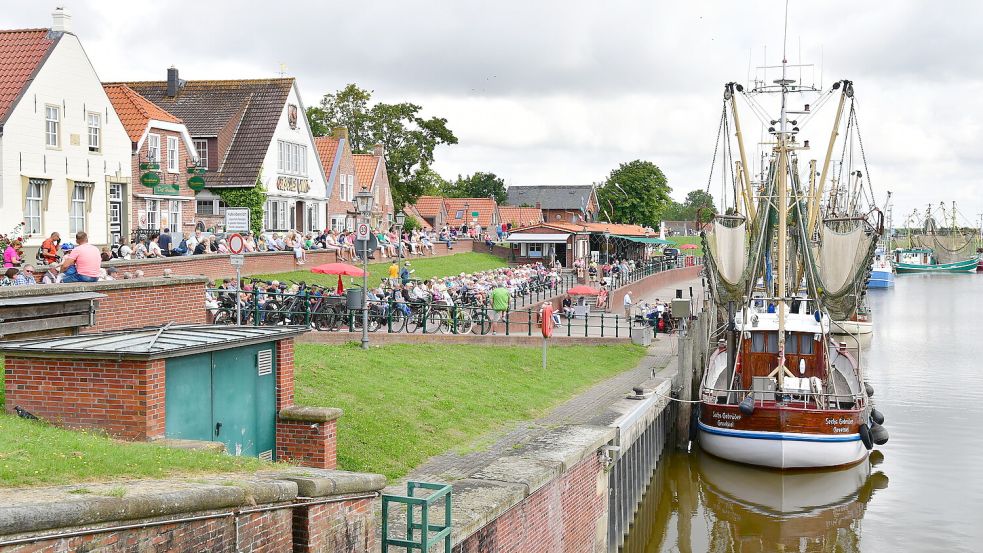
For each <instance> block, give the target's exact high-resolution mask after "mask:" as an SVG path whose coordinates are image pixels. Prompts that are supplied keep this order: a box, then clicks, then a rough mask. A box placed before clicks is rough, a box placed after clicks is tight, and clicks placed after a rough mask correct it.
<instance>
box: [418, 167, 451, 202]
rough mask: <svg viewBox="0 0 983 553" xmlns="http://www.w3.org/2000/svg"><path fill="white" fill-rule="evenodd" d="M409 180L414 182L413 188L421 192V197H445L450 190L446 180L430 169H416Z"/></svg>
mask: <svg viewBox="0 0 983 553" xmlns="http://www.w3.org/2000/svg"><path fill="white" fill-rule="evenodd" d="M410 178H411V179H413V180H414V181H416V182H415V184H414V187H416V188H419V189H420V190H422V191H423V192H422V193H421V194H420V195H421V196H447V195H449V194H450V191H451V188H452V185H451V183H450V182H449V181H447V179H445V178H444V177H442V176H440V174H439V173H437V172H436V171H434V170H433V169H432V168H430V167H421V168H419V169H417V170H416V171H414V172H413V176H412V177H410Z"/></svg>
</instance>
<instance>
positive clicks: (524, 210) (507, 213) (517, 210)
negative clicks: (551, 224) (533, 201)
mask: <svg viewBox="0 0 983 553" xmlns="http://www.w3.org/2000/svg"><path fill="white" fill-rule="evenodd" d="M498 218H499V220H500V221H501V222H502V223H512V225H513V226H525V225H531V224H533V223H542V222H543V210H542V209H536V208H535V207H516V206H513V205H500V206H498Z"/></svg>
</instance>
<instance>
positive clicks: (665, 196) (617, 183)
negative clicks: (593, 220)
mask: <svg viewBox="0 0 983 553" xmlns="http://www.w3.org/2000/svg"><path fill="white" fill-rule="evenodd" d="M671 191H672V189H671V188H669V184H668V183H667V181H666V176H665V175H664V174H663V173H662V170H661V169H659V168H658V167H657V166H656V165H655V164H654V163H652V162H650V161H642V160H638V159H636V160H635V161H632V162H630V163H622V164H621V165H620V166H619V167H618V168H617V169H615V170H613V171H611V174H610V175H609V176H608V178H607V179H606V180H605V181H604V182H603V183H601V185H600V187H599V188H598V190H597V199H598V201H599V202H600V204H601V206H600V207H601V216H600V219H602V220H604V219H608V218H610V220H611V221H612V222H615V223H628V224H636V225H642V226H649V227H652V228H658V225H659V221H660V214H661V213H662V212H663V210H664V209H665V208H666V206H667V205H669V204H670V202H672V199H671V198H670V197H669V193H670V192H671Z"/></svg>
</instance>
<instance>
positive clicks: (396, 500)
mask: <svg viewBox="0 0 983 553" xmlns="http://www.w3.org/2000/svg"><path fill="white" fill-rule="evenodd" d="M418 489H420V490H430V491H432V493H430V494H429V495H427V496H426V497H415V492H416V490H418ZM441 500H443V509H444V517H443V518H444V523H443V524H431V522H430V521H431V516H430V514H431V513H430V508H431V507H433V506H435V505H437V504H438V502H440V501H441ZM391 504H397V505H405V506H406V527H405V529H404V536H405V537H403V538H400V537H394V536H393V535H392V532H390V528H389V524H390V520H389V519H390V516H389V515H390V512H389V511H390V509H391V508H392V505H391ZM418 510H419V514H420V518H419V522H417V518H416V513H417V511H418ZM440 542H444V549H443V550H444V551H446V552H447V553H450V550H451V487H450V486H449V485H447V484H431V483H428V482H414V481H412V480H411V481H409V482H407V483H406V495H390V494H383V495H382V553H388V551H389V546H393V547H402V548H404V550H405V551H407V552H409V551H412V550H417V551H421V552H423V553H427V552H428V551H430V549H431V548H432V547H433V546H434V545H436V544H438V543H440Z"/></svg>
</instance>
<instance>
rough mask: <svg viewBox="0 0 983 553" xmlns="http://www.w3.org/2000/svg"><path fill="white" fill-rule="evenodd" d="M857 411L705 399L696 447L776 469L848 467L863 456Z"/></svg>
mask: <svg viewBox="0 0 983 553" xmlns="http://www.w3.org/2000/svg"><path fill="white" fill-rule="evenodd" d="M861 419H862V415H861V412H860V411H859V410H829V411H823V410H816V409H791V408H787V407H782V406H771V407H757V408H755V410H754V413H752V414H751V415H749V416H746V415H744V414H743V413H741V412H740V410H739V409H738V408H737V406H736V405H721V404H711V403H704V404H703V405H702V409H701V413H700V422H699V430H700V447H701V448H702V449H703V450H704V451H706V452H707V453H710V454H711V455H714V456H716V457H720V458H722V459H727V460H730V461H735V462H738V463H745V464H749V465H757V466H763V467H771V468H777V469H801V468H822V467H837V466H844V465H852V464H854V463H857V462H859V461H861V460H863V459H865V458H866V457H867V448H866V447H865V446H864V444H863V441H862V440H861V439H860V432H859V431H860V425H861V424H862V422H861Z"/></svg>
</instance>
